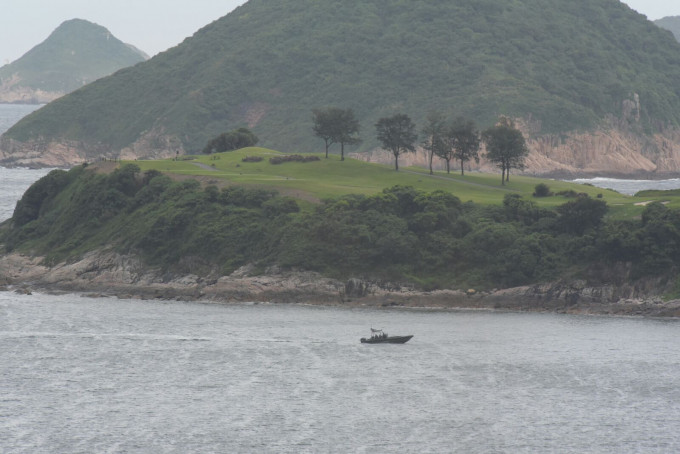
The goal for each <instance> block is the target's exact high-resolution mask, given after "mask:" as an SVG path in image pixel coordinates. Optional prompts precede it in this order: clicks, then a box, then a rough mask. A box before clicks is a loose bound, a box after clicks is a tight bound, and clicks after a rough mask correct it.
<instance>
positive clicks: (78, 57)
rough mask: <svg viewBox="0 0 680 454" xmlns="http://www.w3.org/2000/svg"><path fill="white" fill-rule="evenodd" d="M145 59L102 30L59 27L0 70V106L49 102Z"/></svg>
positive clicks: (81, 23)
mask: <svg viewBox="0 0 680 454" xmlns="http://www.w3.org/2000/svg"><path fill="white" fill-rule="evenodd" d="M147 58H148V57H147V56H146V55H145V54H144V53H143V52H141V51H139V50H138V49H135V48H134V47H132V46H130V45H128V44H125V43H123V42H122V41H120V40H119V39H117V38H116V37H115V36H113V35H111V32H109V31H108V30H107V29H106V28H104V27H102V26H100V25H97V24H93V23H92V22H88V21H86V20H82V19H72V20H69V21H66V22H64V23H63V24H61V25H60V26H59V27H58V28H57V29H56V30H54V32H52V34H50V36H49V37H48V38H47V39H46V40H45V41H43V42H42V43H40V44H39V45H37V46H35V47H34V48H33V49H31V50H30V51H28V52H27V53H26V54H24V55H23V56H22V57H21V58H19V59H18V60H16V61H14V62H13V63H10V64H8V65H5V66H3V67H1V68H0V102H31V101H33V102H37V103H40V102H47V101H51V100H52V99H54V98H56V97H59V96H62V95H64V94H66V93H70V92H72V91H73V90H75V89H77V88H80V87H82V86H83V85H85V84H87V83H90V82H92V81H94V80H96V79H99V78H100V77H103V76H108V75H109V74H112V73H113V72H115V71H117V70H118V69H120V68H124V67H126V66H130V65H134V64H136V63H139V62H142V61H144V60H146V59H147Z"/></svg>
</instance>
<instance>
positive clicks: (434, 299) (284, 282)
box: [0, 251, 680, 317]
mask: <svg viewBox="0 0 680 454" xmlns="http://www.w3.org/2000/svg"><path fill="white" fill-rule="evenodd" d="M666 287H667V285H666V284H665V283H664V282H663V280H661V279H652V280H644V281H638V282H635V283H629V284H621V285H614V284H608V285H593V284H591V283H588V282H587V281H585V280H576V281H571V282H553V283H545V284H538V285H531V286H522V287H515V288H509V289H502V290H493V291H488V292H477V291H475V290H473V289H467V290H465V291H463V290H456V289H448V290H435V291H422V290H417V289H415V288H414V287H413V286H411V285H409V284H395V283H388V282H378V281H367V280H362V279H357V278H353V279H349V280H347V281H340V280H337V279H331V278H327V277H324V276H322V275H320V274H318V273H314V272H301V271H282V270H281V269H279V268H278V267H271V268H269V269H267V270H266V271H265V273H263V274H260V273H254V267H252V266H244V267H241V268H239V269H238V270H236V271H234V272H233V273H231V274H230V275H228V276H218V275H212V276H207V277H199V276H197V275H193V274H181V275H179V274H168V273H164V272H162V271H161V270H160V269H157V268H153V267H146V266H144V265H143V263H142V261H141V260H139V259H138V258H136V257H134V256H125V255H120V254H117V253H114V252H105V251H97V252H91V253H88V254H86V255H85V256H84V257H83V258H82V259H80V260H77V261H74V262H70V263H59V264H56V265H54V266H46V265H45V264H44V260H43V258H42V257H30V256H26V255H21V254H7V255H4V256H2V257H0V289H3V290H8V291H9V290H14V291H17V292H19V293H22V292H24V293H27V292H30V291H32V290H36V291H46V292H78V293H83V294H84V295H85V296H92V297H96V296H117V297H120V298H140V299H167V300H187V301H210V302H215V303H238V302H262V303H283V304H315V305H334V306H344V307H361V306H365V307H375V308H381V307H382V308H428V309H477V310H480V309H483V310H507V311H532V312H558V313H569V314H593V315H627V316H629V315H637V316H654V317H680V300H671V301H664V300H663V299H662V298H660V297H659V296H658V295H659V294H660V293H662V292H663V291H665V290H667V288H666Z"/></svg>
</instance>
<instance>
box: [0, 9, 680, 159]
mask: <svg viewBox="0 0 680 454" xmlns="http://www.w3.org/2000/svg"><path fill="white" fill-rule="evenodd" d="M632 93H637V94H639V96H640V100H641V106H642V107H641V108H642V111H641V122H642V124H643V125H644V127H645V128H646V130H647V131H648V132H649V131H651V130H653V129H655V128H657V127H663V126H665V125H680V45H679V44H678V43H677V42H676V41H675V40H674V39H673V38H672V36H671V35H670V34H668V33H667V32H665V31H663V30H660V29H659V28H658V27H656V26H655V25H654V24H653V23H652V22H649V21H647V20H646V18H645V17H644V16H642V15H640V14H638V13H636V12H634V11H633V10H631V9H630V8H628V7H627V6H625V5H624V4H623V3H621V2H619V1H618V0H573V1H563V0H514V1H507V0H456V1H450V0H436V1H433V0H429V1H424V0H411V1H404V0H365V1H362V2H338V1H331V0H321V1H320V0H277V1H275V2H274V1H268V0H250V1H248V2H247V3H246V4H244V5H243V6H241V7H239V8H237V9H236V10H235V11H233V12H232V13H230V14H229V15H227V16H225V17H223V18H222V19H220V20H217V21H216V22H214V23H212V24H210V25H208V26H207V27H205V28H203V29H201V30H200V31H198V32H197V33H196V34H195V35H194V36H193V37H192V38H190V39H187V40H185V41H184V42H183V43H182V44H180V45H179V46H177V47H175V48H173V49H171V50H169V51H167V52H165V53H162V54H160V55H158V56H156V57H154V58H153V59H151V60H149V61H148V62H146V63H144V64H141V65H137V66H135V67H132V68H127V69H125V70H122V71H120V72H118V73H117V74H115V75H114V76H111V77H108V78H105V79H103V80H99V81H97V82H96V83H93V84H91V85H89V86H87V87H84V88H83V89H81V90H79V91H77V92H76V93H73V94H72V95H70V96H67V97H64V98H62V99H60V100H58V101H57V102H54V103H51V104H50V105H48V106H46V107H45V108H43V109H42V110H40V111H39V112H37V113H35V114H34V115H31V116H29V117H27V118H25V119H24V120H23V121H21V122H20V123H19V124H17V125H16V126H15V127H14V128H12V129H11V130H10V131H8V132H7V133H6V135H7V136H8V137H10V138H13V139H16V140H19V141H27V140H29V139H31V138H37V137H42V138H45V139H70V140H78V141H82V142H83V143H85V144H88V143H89V144H98V145H99V144H106V145H109V146H110V147H111V148H113V149H116V148H121V147H124V146H126V145H129V144H130V143H133V142H135V141H136V140H138V139H139V138H140V136H142V135H145V134H147V135H149V136H150V137H151V138H152V139H153V138H163V139H164V138H166V136H171V137H174V138H176V139H178V140H179V141H181V143H182V144H183V146H184V149H185V150H186V151H187V152H196V151H198V150H200V149H201V148H202V147H203V146H204V145H205V143H206V142H207V141H208V140H209V139H210V138H212V137H214V136H216V135H217V134H219V133H221V132H224V131H229V130H233V129H236V128H238V127H243V126H248V127H250V128H251V129H253V131H254V132H255V133H256V134H257V135H258V137H260V139H261V142H260V143H261V144H262V145H264V146H267V147H270V148H275V149H278V150H284V151H287V152H292V151H315V150H316V151H318V150H319V149H320V147H321V144H320V143H319V141H318V140H316V139H315V138H314V137H312V133H311V110H312V109H313V108H319V107H325V106H338V107H342V108H352V109H354V111H355V113H356V116H357V118H358V119H359V120H360V123H361V126H362V136H363V138H364V142H363V145H362V146H361V148H360V149H370V148H372V147H374V146H375V145H376V141H375V139H374V128H373V125H374V124H375V122H376V121H377V120H378V119H379V118H380V117H383V116H387V115H391V114H393V113H396V112H405V113H408V114H409V115H410V116H411V117H413V119H414V120H415V121H416V123H418V124H422V120H423V118H424V117H425V115H426V113H427V112H428V111H430V110H431V109H440V110H442V111H444V112H445V113H449V114H451V115H456V114H461V115H464V116H467V117H470V118H473V119H474V120H476V121H477V123H478V124H479V125H481V126H482V127H486V126H488V125H490V124H491V123H492V122H493V121H494V120H495V119H496V118H497V117H498V115H499V114H507V115H511V116H523V117H531V118H532V120H533V124H534V125H535V126H536V130H537V131H538V130H540V131H541V132H559V131H569V130H574V129H585V128H591V127H593V126H594V125H596V124H598V122H599V121H600V120H601V119H603V118H604V117H605V116H606V115H607V114H612V115H614V116H615V117H617V116H620V115H621V104H622V101H623V100H624V99H629V98H630V97H631V96H632ZM538 126H540V127H538ZM156 143H158V145H156V146H158V147H159V148H161V147H163V146H164V144H165V143H167V142H166V141H165V140H157V141H156ZM151 146H154V145H153V142H152V143H151Z"/></svg>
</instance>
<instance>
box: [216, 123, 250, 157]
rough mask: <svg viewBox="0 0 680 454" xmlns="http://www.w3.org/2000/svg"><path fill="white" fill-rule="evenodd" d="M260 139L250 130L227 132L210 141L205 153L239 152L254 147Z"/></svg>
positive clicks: (240, 129)
mask: <svg viewBox="0 0 680 454" xmlns="http://www.w3.org/2000/svg"><path fill="white" fill-rule="evenodd" d="M258 140H259V139H258V138H257V136H256V135H255V134H253V132H252V131H251V130H250V129H248V128H239V129H235V130H233V131H231V132H225V133H222V134H220V135H219V136H217V137H215V138H214V139H212V140H210V141H209V142H208V143H207V144H206V146H205V147H204V148H203V153H206V154H210V153H221V152H223V151H232V150H239V149H241V148H245V147H252V146H254V145H255V144H256V143H257V142H258Z"/></svg>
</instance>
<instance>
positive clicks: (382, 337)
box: [361, 328, 413, 344]
mask: <svg viewBox="0 0 680 454" xmlns="http://www.w3.org/2000/svg"><path fill="white" fill-rule="evenodd" d="M412 337H413V335H412V334H411V335H409V336H390V335H388V334H387V333H386V332H384V331H383V330H381V329H373V328H371V337H369V338H365V337H362V338H361V343H362V344H405V343H406V342H408V341H409V340H411V338H412Z"/></svg>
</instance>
